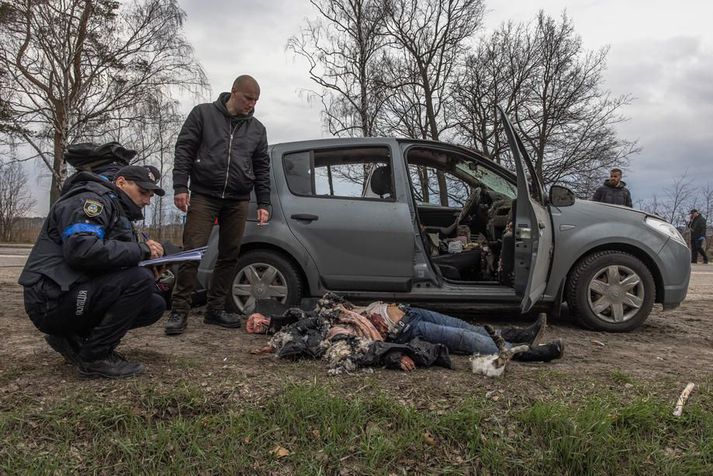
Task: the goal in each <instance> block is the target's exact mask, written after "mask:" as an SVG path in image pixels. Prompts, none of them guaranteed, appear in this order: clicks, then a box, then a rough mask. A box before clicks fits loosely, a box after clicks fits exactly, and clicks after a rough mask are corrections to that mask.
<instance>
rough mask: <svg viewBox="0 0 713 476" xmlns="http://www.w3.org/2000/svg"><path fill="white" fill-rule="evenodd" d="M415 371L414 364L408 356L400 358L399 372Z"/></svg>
mask: <svg viewBox="0 0 713 476" xmlns="http://www.w3.org/2000/svg"><path fill="white" fill-rule="evenodd" d="M415 369H416V363H415V362H414V361H413V359H411V357H409V356H408V355H402V356H401V370H403V371H404V372H411V371H412V370H415Z"/></svg>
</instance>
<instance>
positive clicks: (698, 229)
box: [688, 208, 708, 264]
mask: <svg viewBox="0 0 713 476" xmlns="http://www.w3.org/2000/svg"><path fill="white" fill-rule="evenodd" d="M690 217H691V219H690V221H689V222H688V227H689V228H690V229H691V263H697V262H698V254H699V253H700V254H701V256H702V257H703V263H704V264H708V255H706V252H705V250H704V249H703V245H704V244H705V242H706V219H705V218H704V217H703V215H701V214H700V213H698V210H696V209H695V208H694V209H693V210H691V215H690Z"/></svg>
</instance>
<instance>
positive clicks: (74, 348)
mask: <svg viewBox="0 0 713 476" xmlns="http://www.w3.org/2000/svg"><path fill="white" fill-rule="evenodd" d="M115 177H116V178H115V179H114V182H111V181H109V180H107V179H106V177H103V176H101V175H97V174H95V173H91V172H79V173H77V174H75V175H74V176H72V177H71V179H69V181H70V183H69V184H68V185H69V186H65V187H64V189H63V191H64V193H63V194H62V195H61V196H60V198H59V200H57V202H56V203H55V204H54V205H53V206H52V208H51V209H50V212H49V215H48V216H47V219H46V220H45V222H44V225H43V226H42V230H41V232H40V235H39V237H38V238H37V242H36V243H35V246H34V248H33V249H32V252H31V253H30V256H29V258H28V260H27V264H26V265H25V269H24V270H23V272H22V274H21V275H20V279H19V283H20V284H21V285H22V286H24V288H25V289H24V297H25V310H26V311H27V314H28V315H29V316H30V319H31V320H32V322H33V323H34V325H35V326H36V327H37V328H38V329H39V330H40V331H42V332H44V333H45V334H47V336H46V337H45V339H46V340H47V343H48V344H49V345H50V347H52V349H54V350H55V351H57V352H59V353H60V354H62V356H63V357H64V358H65V360H67V362H69V363H71V364H73V365H76V366H77V368H78V371H79V374H80V375H81V376H85V377H106V378H118V377H129V376H132V375H136V374H139V373H141V372H142V371H143V370H144V366H143V365H142V364H140V363H135V362H129V361H127V360H125V359H124V358H123V357H121V356H120V355H119V354H117V353H116V352H115V351H114V349H115V348H116V346H117V345H118V344H119V341H120V340H121V339H122V337H124V335H125V334H126V333H127V332H128V331H129V329H134V328H137V327H142V326H148V325H151V324H153V323H154V322H156V321H157V320H158V319H159V318H160V317H161V315H162V313H163V312H164V310H165V308H166V304H165V301H164V299H163V298H162V297H161V296H160V295H159V294H158V293H157V288H156V286H155V285H154V276H153V274H152V272H151V271H150V270H148V269H146V268H142V267H139V266H138V263H139V262H140V261H142V260H144V259H148V258H158V257H160V256H162V255H163V248H162V246H161V244H160V243H158V242H155V241H152V240H142V239H141V237H140V235H139V234H138V233H137V232H136V230H135V228H134V226H133V224H132V222H133V221H135V220H139V219H142V218H143V214H142V209H143V208H144V207H145V206H146V205H148V204H149V203H150V201H151V197H152V196H153V195H154V194H157V195H161V196H163V195H164V193H165V192H164V191H163V189H161V187H159V186H158V185H157V183H158V179H159V178H160V175H159V172H158V170H157V169H156V168H155V167H151V166H135V165H130V166H126V167H123V168H121V169H120V170H119V171H118V172H117V173H116V176H115Z"/></svg>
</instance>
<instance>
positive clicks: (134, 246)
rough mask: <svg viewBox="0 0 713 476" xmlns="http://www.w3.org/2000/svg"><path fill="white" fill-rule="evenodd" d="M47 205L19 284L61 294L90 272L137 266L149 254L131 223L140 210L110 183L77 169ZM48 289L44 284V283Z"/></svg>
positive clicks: (89, 277)
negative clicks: (60, 193)
mask: <svg viewBox="0 0 713 476" xmlns="http://www.w3.org/2000/svg"><path fill="white" fill-rule="evenodd" d="M71 181H72V183H71V186H70V187H67V188H65V190H66V192H65V193H64V194H63V195H62V196H61V197H60V199H59V200H58V201H57V202H56V203H55V204H54V205H53V206H52V208H51V210H50V212H49V215H48V216H47V219H46V220H45V222H44V224H43V225H42V230H41V231H40V235H39V237H38V238H37V242H36V243H35V246H34V247H33V248H32V252H31V253H30V256H29V258H28V259H27V264H25V269H24V270H23V271H22V274H21V275H20V279H19V283H20V284H21V285H23V286H34V285H36V284H38V283H40V285H42V284H43V283H47V280H50V282H51V283H54V285H52V286H49V287H51V288H54V289H57V290H58V291H62V292H66V291H68V290H69V289H70V287H71V286H72V285H73V284H75V283H77V282H81V281H84V280H88V279H91V277H92V276H95V275H98V274H104V273H108V272H112V271H116V270H118V269H121V268H125V267H130V266H136V265H137V264H138V263H139V261H141V260H143V259H145V258H148V257H149V256H150V254H151V253H150V250H149V248H148V246H147V245H146V244H145V243H143V242H142V241H143V240H140V239H139V236H138V235H137V233H136V231H135V229H134V227H133V225H132V223H131V222H132V221H134V220H138V219H141V218H143V215H142V213H141V209H140V208H139V207H138V206H136V205H135V204H134V202H133V201H132V200H131V199H130V198H129V197H128V196H127V195H126V194H125V193H124V192H122V191H121V190H119V189H118V188H116V187H115V186H114V184H113V183H111V182H109V181H108V180H106V179H104V178H102V177H101V176H99V175H96V174H93V173H90V172H79V173H77V174H76V175H74V176H73V177H72V178H71ZM45 287H48V286H45Z"/></svg>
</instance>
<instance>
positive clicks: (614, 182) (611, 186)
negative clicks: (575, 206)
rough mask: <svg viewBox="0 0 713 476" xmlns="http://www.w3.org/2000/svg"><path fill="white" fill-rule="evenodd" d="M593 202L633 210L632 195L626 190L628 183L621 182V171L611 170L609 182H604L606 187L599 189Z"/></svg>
mask: <svg viewBox="0 0 713 476" xmlns="http://www.w3.org/2000/svg"><path fill="white" fill-rule="evenodd" d="M592 200H593V201H595V202H602V203H611V204H612V205H624V206H626V207H629V208H631V207H632V203H631V193H630V192H629V189H628V188H626V182H623V181H622V180H621V169H611V172H609V180H605V181H604V185H602V186H601V187H599V188H598V189H597V191H596V192H594V196H593V197H592Z"/></svg>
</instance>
